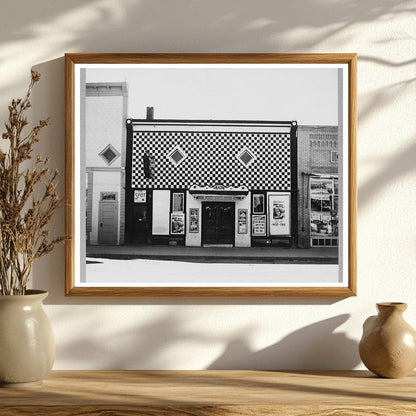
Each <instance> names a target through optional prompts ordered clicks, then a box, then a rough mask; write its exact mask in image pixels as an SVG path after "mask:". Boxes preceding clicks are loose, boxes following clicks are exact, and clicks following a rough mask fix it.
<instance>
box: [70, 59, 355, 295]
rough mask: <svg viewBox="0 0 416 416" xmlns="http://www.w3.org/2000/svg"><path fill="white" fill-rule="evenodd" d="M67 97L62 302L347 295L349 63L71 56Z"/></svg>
mask: <svg viewBox="0 0 416 416" xmlns="http://www.w3.org/2000/svg"><path fill="white" fill-rule="evenodd" d="M126 74H127V75H126ZM65 83H66V96H65V97H66V98H65V103H66V127H65V132H66V168H65V173H66V178H65V186H66V191H65V192H66V213H65V219H66V233H67V234H68V235H69V236H70V237H71V238H70V239H69V240H67V242H66V278H65V279H66V283H65V293H66V295H67V296H336V297H347V296H355V295H356V192H357V191H356V54H352V53H351V54H337V53H335V54H72V53H71V54H66V55H65ZM316 88H319V89H316ZM137 91H140V94H137ZM299 94H303V95H304V96H303V97H302V98H303V99H302V100H298V99H295V98H296V97H297V98H298V96H299ZM133 96H135V97H139V98H136V99H135V100H137V101H134V100H133V98H132V97H133ZM300 101H302V103H303V104H299V102H300ZM175 102H176V105H174V104H173V103H175ZM312 102H313V104H312ZM304 103H306V104H305V106H304V107H302V106H303V105H304ZM323 103H327V104H323ZM328 103H329V104H328ZM147 104H149V107H147ZM154 105H158V107H156V111H155V109H154V107H153V106H154ZM127 107H128V113H127V110H126V108H127ZM158 111H160V113H158ZM290 111H291V112H292V113H291V114H292V115H288V114H289V112H290ZM145 112H146V115H145V116H144V113H145ZM155 112H156V115H157V117H159V118H157V117H155ZM279 112H280V114H279ZM127 114H128V116H127ZM159 114H162V115H161V116H159ZM130 117H133V118H130ZM293 118H294V119H293ZM110 120H113V121H111V122H110ZM281 120H286V121H281ZM104 125H105V129H107V130H105V129H104V127H103V126H104ZM105 131H111V137H112V138H109V137H110V136H107V135H106V133H105ZM214 139H215V140H214ZM214 142H215V143H221V145H214V144H213V143H214ZM207 143H208V144H207ZM207 146H209V147H207ZM219 146H222V147H221V148H219ZM220 153H221V155H222V156H221V157H222V159H221V158H220V157H219V155H220ZM216 155H217V156H216ZM338 155H339V157H338ZM335 156H336V157H335ZM210 158H211V159H210ZM326 158H328V163H326ZM220 159H221V160H220ZM337 159H338V162H337ZM223 160H225V162H224V161H223ZM322 160H323V161H322ZM195 163H198V164H199V166H206V167H205V168H201V169H202V170H203V169H205V171H204V172H202V173H201V172H200V170H199V168H198V169H197V168H196V167H195V166H196V165H195ZM224 163H225V165H224ZM221 172H223V173H222V174H221ZM204 175H205V176H204ZM207 175H208V176H207ZM221 175H222V176H221ZM203 176H204V177H206V178H208V179H207V183H203V180H202V179H201V178H202V177H203ZM244 178H245V179H244ZM208 182H209V183H208ZM311 183H312V185H311ZM311 186H312V188H313V189H312V188H311ZM311 189H312V191H311ZM138 190H140V193H139V192H137V191H138ZM135 191H136V193H135ZM102 192H114V194H115V195H117V197H116V200H115V201H114V200H107V201H101V202H100V201H99V199H97V195H100V193H102ZM172 192H184V193H185V206H184V212H183V216H184V224H183V227H182V228H183V233H182V229H181V230H180V232H176V231H177V230H176V231H175V233H173V234H172V218H173V217H172V215H174V216H175V215H177V213H175V214H173V213H172V212H171V211H170V210H171V208H172V207H171V205H172V204H171V193H172ZM279 193H281V194H282V195H283V194H285V195H289V197H288V198H289V200H288V201H289V202H287V201H286V202H285V203H283V202H279V201H278V199H279V198H277V199H276V198H274V200H273V201H274V202H273V203H274V206H273V207H274V208H270V207H268V205H269V200H270V195H277V196H279V195H280V194H279ZM253 194H263V195H264V197H263V198H264V202H265V208H264V209H265V212H264V213H262V214H261V215H262V216H264V217H265V218H266V223H267V224H266V231H265V234H266V235H264V236H256V235H255V234H253V232H252V225H253V218H254V216H256V215H257V216H259V214H257V213H255V212H253V207H252V203H253V202H252V201H253V198H252V195H253ZM134 198H136V203H135V202H134ZM139 202H140V203H139ZM284 204H286V205H284ZM312 208H313V209H312ZM270 209H275V210H276V213H275V215H274V216H273V214H272V213H270ZM287 209H289V210H290V212H286V210H287ZM191 210H194V211H192V212H194V213H197V214H198V219H197V221H196V224H197V226H195V225H194V226H193V228H192V232H189V224H188V222H189V220H190V215H185V213H186V212H188V213H189V212H191ZM238 210H240V211H238ZM241 210H247V211H246V212H247V216H248V217H249V218H247V227H248V232H247V233H238V213H239V212H242V211H241ZM266 210H268V212H266ZM277 211H279V212H277ZM287 214H290V215H287ZM175 218H176V217H175ZM194 220H195V219H194ZM273 220H275V223H273V224H270V222H272V221H273ZM278 221H280V222H279V223H278ZM284 221H289V223H286V224H285V223H284ZM100 227H101V229H100V230H98V229H99V228H100ZM270 227H272V229H273V230H274V232H275V233H277V235H275V234H273V235H271V234H270ZM279 227H281V228H282V229H283V228H284V229H285V234H284V235H283V234H282V235H279V231H278V230H279ZM285 227H286V228H285ZM287 227H289V230H290V232H289V233H287V230H288V228H287ZM218 230H219V231H218ZM210 242H211V243H212V242H213V243H214V244H210ZM212 245H214V246H216V247H214V248H210V247H209V246H212ZM230 245H231V246H232V247H228V246H230ZM217 246H221V247H223V248H222V249H221V250H218V248H217ZM325 250H326V251H325ZM172 253H175V254H172ZM178 253H180V254H178ZM189 253H192V255H190V254H189ZM213 253H220V254H213ZM259 253H263V254H262V256H260V254H259ZM264 253H266V254H264ZM317 253H318V254H317ZM175 256H177V257H175ZM186 256H191V257H186ZM215 256H216V257H215ZM207 258H208V260H207ZM132 259H133V260H132ZM311 259H312V260H313V261H312V263H313V264H312V266H313V267H312V266H311ZM181 261H185V263H181ZM177 263H181V266H180V267H177ZM144 264H145V265H146V267H147V266H149V270H150V271H148V272H143V270H147V269H146V268H144V267H143V265H144ZM248 265H249V266H250V267H248ZM87 268H88V270H87ZM107 270H108V272H106V271H107ZM111 270H113V272H112V271H111ZM114 270H117V271H118V272H117V273H114ZM155 270H156V271H155ZM317 270H318V271H317ZM106 273H108V274H106ZM110 274H111V276H110ZM117 279H118V280H117ZM135 279H136V280H135Z"/></svg>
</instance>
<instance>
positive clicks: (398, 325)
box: [359, 302, 416, 378]
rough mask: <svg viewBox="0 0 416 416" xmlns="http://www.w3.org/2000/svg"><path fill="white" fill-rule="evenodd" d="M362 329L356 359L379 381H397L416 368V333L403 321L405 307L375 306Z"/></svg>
mask: <svg viewBox="0 0 416 416" xmlns="http://www.w3.org/2000/svg"><path fill="white" fill-rule="evenodd" d="M377 309H378V315H375V316H370V317H369V318H368V319H367V320H366V321H365V322H364V325H363V336H362V338H361V341H360V346H359V350H360V357H361V359H362V361H363V363H364V364H365V366H366V367H367V368H368V369H369V370H370V371H372V372H373V373H374V374H377V375H378V376H381V377H389V378H400V377H404V376H406V375H407V374H409V373H410V372H411V371H412V370H413V369H414V368H415V367H416V331H415V330H414V329H413V328H412V327H411V326H410V325H409V324H408V323H407V322H406V321H405V320H404V319H403V312H404V311H405V310H406V309H407V304H406V303H388V302H386V303H377Z"/></svg>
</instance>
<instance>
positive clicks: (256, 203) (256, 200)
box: [253, 194, 264, 214]
mask: <svg viewBox="0 0 416 416" xmlns="http://www.w3.org/2000/svg"><path fill="white" fill-rule="evenodd" d="M253 214H264V194H253Z"/></svg>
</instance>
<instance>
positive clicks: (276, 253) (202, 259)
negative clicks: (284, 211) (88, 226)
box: [86, 245, 338, 264]
mask: <svg viewBox="0 0 416 416" xmlns="http://www.w3.org/2000/svg"><path fill="white" fill-rule="evenodd" d="M86 254H87V258H107V259H123V260H132V259H152V260H170V261H185V262H186V261H188V262H195V263H229V262H232V263H302V264H337V263H338V248H337V247H313V248H308V249H297V248H296V249H293V248H286V247H184V246H162V245H160V246H156V245H154V246H148V245H120V246H103V245H101V246H98V245H88V246H87V250H86Z"/></svg>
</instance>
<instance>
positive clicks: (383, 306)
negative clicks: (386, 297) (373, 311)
mask: <svg viewBox="0 0 416 416" xmlns="http://www.w3.org/2000/svg"><path fill="white" fill-rule="evenodd" d="M377 309H378V312H379V314H380V315H383V316H389V315H393V314H394V315H397V314H398V315H402V314H403V312H404V311H405V310H406V309H407V304H406V303H402V302H382V303H377Z"/></svg>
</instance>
